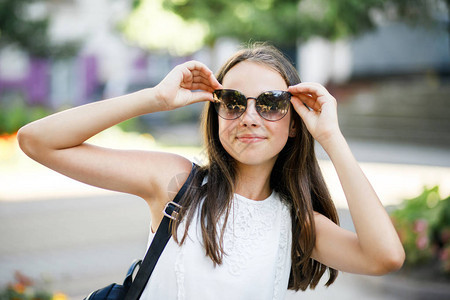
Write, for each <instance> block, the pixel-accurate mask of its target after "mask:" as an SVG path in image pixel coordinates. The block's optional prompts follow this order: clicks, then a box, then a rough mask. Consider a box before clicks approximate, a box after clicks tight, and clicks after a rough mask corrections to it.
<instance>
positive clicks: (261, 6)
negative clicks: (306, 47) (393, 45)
mask: <svg viewBox="0 0 450 300" xmlns="http://www.w3.org/2000/svg"><path fill="white" fill-rule="evenodd" d="M145 1H148V0H135V1H134V9H139V4H142V3H143V2H145ZM447 2H448V1H447ZM163 3H164V7H165V8H166V9H168V10H171V11H173V12H174V13H176V14H178V15H180V16H181V17H182V18H184V19H185V20H190V21H202V22H204V23H205V24H207V26H208V27H209V30H208V32H209V34H208V35H207V37H206V40H205V42H206V43H207V44H210V45H213V44H214V42H215V41H216V40H217V39H218V38H220V37H224V36H225V37H235V38H238V39H239V40H242V41H248V40H264V41H271V42H273V43H274V44H276V45H278V46H283V47H289V46H292V45H295V44H296V42H297V39H300V40H307V39H308V38H310V37H312V36H321V37H324V38H327V39H331V40H333V39H338V38H341V37H347V36H352V35H357V34H360V33H363V32H364V31H367V30H370V29H373V28H374V27H375V20H374V18H373V15H374V12H378V13H381V14H383V15H385V16H386V15H387V13H386V11H388V12H389V16H391V17H392V16H394V17H398V18H403V19H404V18H406V19H409V20H413V19H414V20H415V19H427V20H428V19H430V18H431V17H430V16H431V9H432V8H434V7H435V6H436V1H427V0H364V1H360V0H215V1H210V0H164V2H163Z"/></svg>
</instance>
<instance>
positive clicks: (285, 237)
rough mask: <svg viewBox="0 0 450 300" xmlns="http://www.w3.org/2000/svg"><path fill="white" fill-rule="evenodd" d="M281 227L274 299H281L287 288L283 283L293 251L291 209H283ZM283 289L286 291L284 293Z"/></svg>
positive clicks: (284, 207)
mask: <svg viewBox="0 0 450 300" xmlns="http://www.w3.org/2000/svg"><path fill="white" fill-rule="evenodd" d="M281 218H282V219H281V220H282V221H281V227H280V241H279V244H278V257H277V262H276V271H275V272H276V273H275V282H274V291H273V299H279V298H280V295H284V294H285V289H286V288H287V287H286V286H282V284H281V283H282V282H284V280H283V279H284V278H283V275H284V269H285V266H286V260H287V259H289V257H290V256H289V255H290V251H291V241H292V238H291V237H290V234H289V233H290V225H291V222H290V212H289V207H288V206H286V205H283V207H282V209H281ZM281 289H284V291H282V290H281Z"/></svg>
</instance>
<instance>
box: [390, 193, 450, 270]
mask: <svg viewBox="0 0 450 300" xmlns="http://www.w3.org/2000/svg"><path fill="white" fill-rule="evenodd" d="M391 217H392V221H393V223H394V226H395V227H396V229H397V232H398V234H399V237H400V240H401V242H402V244H403V247H404V248H405V252H406V264H407V265H410V266H415V265H419V264H425V263H429V262H432V261H434V260H438V261H439V267H440V269H441V271H442V272H443V273H446V274H447V275H450V197H447V198H446V199H441V197H440V196H439V187H438V186H435V187H433V188H431V189H427V188H424V191H423V192H422V194H420V195H419V196H418V197H416V198H413V199H408V200H405V201H403V203H402V204H401V206H400V207H399V208H398V209H396V210H395V211H393V212H392V213H391Z"/></svg>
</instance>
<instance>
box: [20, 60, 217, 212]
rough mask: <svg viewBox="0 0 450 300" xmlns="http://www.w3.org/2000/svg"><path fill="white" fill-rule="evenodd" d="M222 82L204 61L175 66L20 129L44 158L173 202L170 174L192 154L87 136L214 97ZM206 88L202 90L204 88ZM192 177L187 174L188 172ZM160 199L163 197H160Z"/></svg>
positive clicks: (111, 185)
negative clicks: (105, 144) (97, 141)
mask: <svg viewBox="0 0 450 300" xmlns="http://www.w3.org/2000/svg"><path fill="white" fill-rule="evenodd" d="M219 86H220V85H219V83H218V82H217V80H216V79H215V78H214V76H213V75H212V72H211V71H210V70H209V69H208V68H206V67H205V66H204V65H203V64H201V63H198V62H188V63H185V64H182V65H179V66H177V67H175V68H174V69H173V70H172V71H171V72H170V73H169V74H168V75H167V76H166V78H165V79H164V80H163V81H161V83H160V84H158V85H157V86H156V87H154V88H148V89H144V90H141V91H139V92H136V93H132V94H129V95H124V96H121V97H117V98H112V99H108V100H103V101H99V102H95V103H91V104H87V105H83V106H80V107H76V108H72V109H69V110H66V111H63V112H60V113H57V114H54V115H51V116H48V117H46V118H43V119H41V120H38V121H35V122H33V123H30V124H28V125H26V126H24V127H23V128H21V129H20V130H19V133H18V140H19V145H20V147H21V148H22V150H23V151H24V152H25V153H26V154H27V155H28V156H30V157H31V158H32V159H34V160H36V161H38V162H39V163H41V164H43V165H45V166H47V167H49V168H51V169H53V170H55V171H57V172H60V173H62V174H64V175H67V176H69V177H71V178H74V179H76V180H79V181H81V182H84V183H87V184H91V185H94V186H97V187H101V188H105V189H110V190H115V191H120V192H126V193H131V194H135V195H138V196H140V197H142V198H144V199H145V200H147V202H148V203H149V205H150V207H152V206H158V207H160V206H161V201H162V202H164V201H165V202H167V201H169V200H170V199H168V196H167V191H166V189H167V186H168V184H169V182H170V180H171V179H172V178H173V177H174V176H176V175H179V174H182V173H183V174H184V173H186V172H189V170H190V167H191V166H190V162H189V161H187V160H186V159H184V158H182V157H180V156H175V155H171V154H167V153H155V152H146V151H123V150H113V149H106V148H102V147H97V146H92V145H89V144H87V143H85V141H86V140H87V139H89V138H90V137H92V136H94V135H95V134H97V133H99V132H101V131H102V130H105V129H107V128H109V127H111V126H113V125H115V124H118V123H120V122H122V121H125V120H128V119H130V118H133V117H136V116H139V115H143V114H148V113H152V112H156V111H163V110H172V109H175V108H177V107H182V106H185V105H188V104H191V103H195V102H199V101H208V100H210V101H211V100H212V95H211V92H212V90H214V89H215V88H218V87H219ZM198 90H201V91H198ZM186 177H187V174H186ZM155 199H158V201H159V202H158V203H154V202H155V201H154V200H155Z"/></svg>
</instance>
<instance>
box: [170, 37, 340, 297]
mask: <svg viewBox="0 0 450 300" xmlns="http://www.w3.org/2000/svg"><path fill="white" fill-rule="evenodd" d="M242 61H252V62H256V63H260V64H263V65H266V66H268V67H270V68H272V69H274V70H275V71H277V72H278V73H279V74H280V75H281V76H282V77H283V79H284V80H285V82H286V84H287V85H288V86H290V85H295V84H297V83H300V78H299V76H298V73H297V71H296V69H295V68H294V66H293V65H292V64H291V63H290V62H289V60H288V59H287V58H286V57H285V56H284V55H283V54H282V53H281V52H280V51H279V50H278V49H276V48H275V47H273V46H269V45H266V44H255V45H253V46H251V47H248V48H246V49H243V50H241V51H239V52H237V53H236V54H235V55H234V56H233V57H231V58H230V59H229V60H228V61H227V62H226V63H225V64H224V65H223V66H222V68H221V69H220V70H219V72H218V73H217V80H218V81H219V82H220V83H221V82H222V80H223V78H224V76H225V74H226V73H227V72H228V71H229V70H230V69H231V68H233V67H234V66H235V65H236V64H238V63H240V62H242ZM290 111H291V117H292V118H293V121H294V122H295V130H296V134H295V136H293V137H289V138H288V141H287V143H286V145H285V146H284V148H283V149H282V150H281V152H280V153H279V155H278V158H277V161H276V163H275V165H274V167H273V170H272V174H271V177H270V178H271V179H270V185H271V188H272V189H274V190H275V191H276V192H278V194H279V195H280V196H281V198H282V199H283V200H284V201H286V202H287V203H289V204H290V208H291V216H292V251H291V258H292V266H291V274H290V278H289V285H288V288H289V289H293V290H299V289H301V290H306V289H307V288H308V287H310V288H315V286H316V285H317V284H318V282H319V280H320V278H321V277H322V275H323V274H324V272H325V271H326V270H327V269H329V280H328V281H327V283H326V285H327V286H328V285H330V284H331V283H333V282H334V280H335V279H336V277H337V271H336V270H334V269H332V268H328V267H327V266H325V265H323V264H321V263H319V262H317V261H315V260H314V259H312V258H311V253H312V251H313V248H314V245H315V241H316V234H315V226H314V211H316V212H319V213H321V214H323V215H325V216H326V217H328V218H329V219H331V220H332V221H333V222H335V223H336V224H337V223H338V216H337V212H336V208H335V207H334V205H333V202H332V201H331V197H330V194H329V192H328V189H327V187H326V184H325V182H324V180H323V177H322V173H321V171H320V168H319V165H318V163H317V159H316V156H315V153H314V139H313V137H312V136H311V134H310V133H309V132H308V130H307V129H306V126H305V124H304V123H303V121H302V119H301V118H300V117H299V115H298V114H297V113H296V112H295V111H294V110H293V108H292V107H291V109H290ZM202 122H203V123H202V125H203V130H204V142H205V147H206V152H207V155H208V159H209V163H208V164H207V165H206V166H203V167H201V168H199V169H198V171H197V172H196V175H195V177H194V180H193V183H192V185H191V186H190V188H189V189H188V191H187V192H186V194H185V197H183V199H182V200H181V202H180V204H181V205H182V206H183V207H184V209H182V210H181V211H180V213H179V215H178V222H176V224H175V226H174V228H173V235H174V239H175V241H177V242H178V243H179V244H183V243H184V241H185V239H186V237H187V231H188V228H189V225H190V223H191V222H192V219H193V217H194V215H195V212H196V211H198V213H199V217H200V226H201V230H202V238H203V243H204V247H205V250H206V255H207V256H209V257H210V258H211V260H212V261H213V262H214V264H219V265H220V264H221V263H222V261H223V255H224V246H223V233H224V230H225V226H226V223H227V218H228V215H229V211H230V207H231V204H232V198H233V194H234V191H235V180H236V167H235V161H234V159H233V158H232V157H231V156H230V155H229V154H228V153H227V152H226V151H225V149H224V147H223V146H222V144H221V142H220V140H219V123H218V115H217V113H216V111H215V109H214V106H213V105H211V103H210V102H208V103H207V104H206V106H205V109H204V112H203V116H202ZM206 175H207V176H208V180H207V184H204V185H202V182H203V178H204V177H205V176H206ZM222 216H224V223H223V226H222V227H221V228H217V224H218V222H219V219H220V218H221V217H222ZM184 218H186V229H185V232H184V235H183V237H182V238H181V240H179V239H178V237H177V228H178V225H179V224H180V221H181V220H182V219H184ZM218 231H220V232H218Z"/></svg>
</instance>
